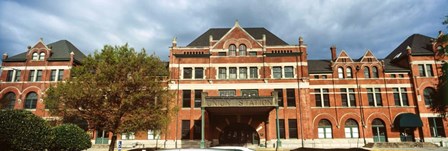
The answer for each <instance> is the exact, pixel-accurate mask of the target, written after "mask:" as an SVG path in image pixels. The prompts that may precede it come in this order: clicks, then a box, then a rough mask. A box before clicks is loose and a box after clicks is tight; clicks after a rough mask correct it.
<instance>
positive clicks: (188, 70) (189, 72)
mask: <svg viewBox="0 0 448 151" xmlns="http://www.w3.org/2000/svg"><path fill="white" fill-rule="evenodd" d="M192 74H193V68H184V79H191V78H192V76H193V75H192Z"/></svg>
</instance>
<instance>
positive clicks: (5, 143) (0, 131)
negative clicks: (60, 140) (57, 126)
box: [0, 110, 51, 151]
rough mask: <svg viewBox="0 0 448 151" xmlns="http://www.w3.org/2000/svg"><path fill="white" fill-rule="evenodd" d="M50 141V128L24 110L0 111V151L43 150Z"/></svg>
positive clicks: (43, 121) (40, 119)
mask: <svg viewBox="0 0 448 151" xmlns="http://www.w3.org/2000/svg"><path fill="white" fill-rule="evenodd" d="M50 140H51V133H50V127H49V125H48V124H47V123H46V122H45V120H43V119H42V118H40V117H37V116H36V115H34V114H33V113H31V112H29V111H26V110H4V111H0V144H1V145H0V150H4V151H10V150H20V151H28V150H29V151H34V150H45V149H46V148H47V147H48V145H49V142H50Z"/></svg>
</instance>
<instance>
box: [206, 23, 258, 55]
mask: <svg viewBox="0 0 448 151" xmlns="http://www.w3.org/2000/svg"><path fill="white" fill-rule="evenodd" d="M231 44H234V45H236V46H239V45H240V44H244V45H246V47H247V48H262V44H261V43H260V42H258V41H257V40H256V39H255V38H254V37H252V36H251V35H250V34H249V33H248V32H247V31H246V30H244V29H243V28H241V27H240V25H239V23H238V21H236V22H235V25H234V26H233V27H232V28H231V29H230V30H229V31H228V32H227V33H226V34H225V35H224V36H223V37H222V38H221V39H219V40H218V41H217V42H216V43H215V44H214V45H213V46H212V48H213V49H227V48H228V47H229V45H231Z"/></svg>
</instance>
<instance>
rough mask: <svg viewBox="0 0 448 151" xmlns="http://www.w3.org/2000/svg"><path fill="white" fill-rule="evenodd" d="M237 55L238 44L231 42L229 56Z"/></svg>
mask: <svg viewBox="0 0 448 151" xmlns="http://www.w3.org/2000/svg"><path fill="white" fill-rule="evenodd" d="M235 55H236V46H235V45H234V44H231V45H230V46H229V56H235Z"/></svg>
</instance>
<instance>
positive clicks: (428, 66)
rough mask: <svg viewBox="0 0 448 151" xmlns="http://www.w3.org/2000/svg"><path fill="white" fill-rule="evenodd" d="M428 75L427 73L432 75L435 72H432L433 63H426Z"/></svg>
mask: <svg viewBox="0 0 448 151" xmlns="http://www.w3.org/2000/svg"><path fill="white" fill-rule="evenodd" d="M426 75H427V77H432V76H433V74H432V65H431V64H427V65H426Z"/></svg>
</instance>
